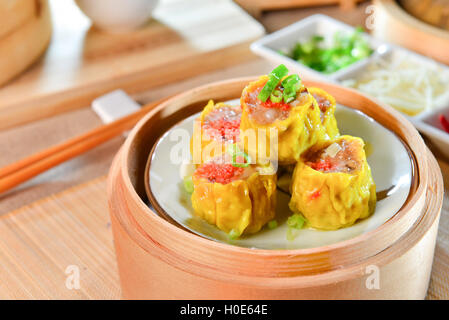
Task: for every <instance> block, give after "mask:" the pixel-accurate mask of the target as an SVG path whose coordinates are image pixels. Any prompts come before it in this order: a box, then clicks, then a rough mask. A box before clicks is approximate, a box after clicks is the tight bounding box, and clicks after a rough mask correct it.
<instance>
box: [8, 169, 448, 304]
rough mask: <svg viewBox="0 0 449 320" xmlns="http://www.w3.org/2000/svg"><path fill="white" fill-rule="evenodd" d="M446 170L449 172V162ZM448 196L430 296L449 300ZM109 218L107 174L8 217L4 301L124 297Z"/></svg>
mask: <svg viewBox="0 0 449 320" xmlns="http://www.w3.org/2000/svg"><path fill="white" fill-rule="evenodd" d="M440 164H441V163H440ZM443 168H444V170H443V171H445V172H446V173H447V172H449V167H448V166H447V165H446V166H444V167H443ZM445 197H446V199H445V201H444V206H443V211H442V214H441V220H440V229H439V233H438V240H437V245H436V248H435V259H434V263H433V270H432V278H431V282H430V288H429V291H428V294H427V298H428V299H449V276H448V275H449V237H448V235H449V208H448V207H447V203H448V201H447V200H448V199H447V196H445ZM109 221H110V220H109V214H108V207H107V200H106V178H105V177H102V178H99V179H95V180H93V181H91V182H88V183H86V184H82V185H80V186H77V187H74V188H71V189H68V190H66V191H64V192H61V193H59V194H56V195H53V196H51V197H48V198H44V199H42V200H39V201H37V202H35V203H34V204H31V205H29V206H26V207H23V208H21V209H19V210H16V211H14V212H11V213H10V214H8V215H6V216H4V217H2V218H1V219H0V233H1V234H2V237H0V265H1V266H2V267H1V268H0V299H119V298H120V285H119V279H118V273H117V265H116V260H115V254H114V248H113V244H112V234H111V230H110V222H109ZM71 265H75V266H78V267H79V270H80V289H79V290H70V289H67V287H66V285H65V283H66V280H67V277H68V274H66V272H65V271H66V268H67V267H68V266H71Z"/></svg>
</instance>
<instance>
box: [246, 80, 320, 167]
mask: <svg viewBox="0 0 449 320" xmlns="http://www.w3.org/2000/svg"><path fill="white" fill-rule="evenodd" d="M268 79H269V77H268V76H261V77H260V78H259V79H258V80H256V81H254V82H251V83H249V84H248V86H246V88H245V89H244V90H243V92H242V96H241V98H240V103H241V105H242V118H241V123H240V129H241V136H240V146H241V147H242V148H243V149H244V150H245V151H246V152H247V153H248V154H249V155H250V156H251V157H253V158H254V159H255V160H256V161H257V162H258V163H263V161H265V159H267V158H271V159H273V155H272V154H271V153H270V151H269V150H270V147H271V148H272V147H273V143H276V142H277V159H275V160H278V161H279V163H280V164H294V163H296V162H297V161H298V160H299V158H300V155H301V153H302V152H303V151H305V150H307V149H308V148H309V147H311V146H312V145H314V144H315V143H317V142H318V141H320V140H323V139H326V137H327V135H326V132H325V130H324V127H323V125H322V124H321V119H320V109H319V108H318V105H317V103H316V101H315V99H314V98H313V97H312V95H311V94H309V93H308V92H307V90H306V88H305V87H304V86H302V87H301V89H300V91H298V93H297V96H296V99H294V100H293V101H291V102H289V103H288V104H285V103H282V104H275V107H273V104H272V102H270V99H268V100H267V102H261V101H260V100H259V99H258V98H257V96H258V94H259V92H260V91H261V90H262V88H263V87H264V85H265V84H266V83H267V81H268ZM277 88H279V84H278V87H277ZM267 106H268V107H267ZM248 129H251V130H248ZM270 130H275V131H276V132H277V141H275V140H274V141H273V140H271V139H270ZM248 132H249V134H247V133H248ZM252 133H253V134H254V135H255V137H256V139H255V141H251V139H247V136H251V134H252ZM264 140H265V141H264ZM259 143H264V145H265V146H266V147H265V148H266V149H265V150H267V151H266V154H265V155H264V154H258V150H260V149H258V148H259V147H258V145H259ZM274 156H275V155H274ZM261 159H262V161H260V160H261Z"/></svg>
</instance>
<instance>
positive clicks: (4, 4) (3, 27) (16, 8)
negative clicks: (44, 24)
mask: <svg viewBox="0 0 449 320" xmlns="http://www.w3.org/2000/svg"><path fill="white" fill-rule="evenodd" d="M36 5H37V1H30V0H3V1H0V38H2V37H3V36H4V35H6V34H8V33H10V32H12V31H14V30H16V29H17V28H18V27H19V26H21V25H23V24H24V23H26V22H27V21H28V20H29V19H31V18H32V17H33V16H34V15H35V12H36Z"/></svg>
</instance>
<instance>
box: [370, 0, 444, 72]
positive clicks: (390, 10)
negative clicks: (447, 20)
mask: <svg viewBox="0 0 449 320" xmlns="http://www.w3.org/2000/svg"><path fill="white" fill-rule="evenodd" d="M423 2H424V1H423ZM374 5H375V8H376V10H375V16H374V19H373V22H374V31H373V33H374V35H375V36H377V37H379V38H381V39H384V40H386V41H389V42H393V43H396V44H398V45H401V46H403V47H406V48H408V49H410V50H413V51H416V52H419V53H421V54H423V55H426V56H429V57H431V58H433V59H435V60H438V61H440V62H442V63H446V64H449V55H448V54H447V52H449V31H447V30H444V29H441V28H438V27H435V26H432V25H430V24H427V23H425V22H423V21H421V20H419V19H417V18H415V17H413V16H412V15H410V14H409V13H407V12H406V11H405V10H404V9H403V8H402V7H401V6H400V5H399V4H398V3H397V2H396V1H394V0H374Z"/></svg>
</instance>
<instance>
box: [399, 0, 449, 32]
mask: <svg viewBox="0 0 449 320" xmlns="http://www.w3.org/2000/svg"><path fill="white" fill-rule="evenodd" d="M399 4H400V5H401V6H402V7H403V8H404V9H405V10H406V11H407V12H408V13H410V14H411V15H413V16H415V17H416V18H418V19H419V20H422V21H424V22H426V23H429V24H431V25H433V26H435V27H439V28H443V29H446V30H449V1H447V0H399Z"/></svg>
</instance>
